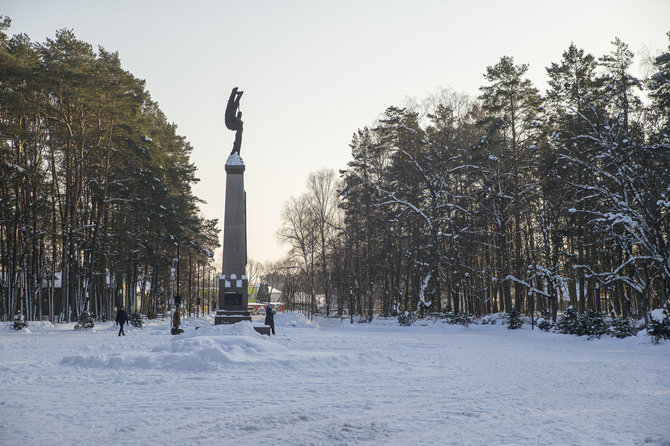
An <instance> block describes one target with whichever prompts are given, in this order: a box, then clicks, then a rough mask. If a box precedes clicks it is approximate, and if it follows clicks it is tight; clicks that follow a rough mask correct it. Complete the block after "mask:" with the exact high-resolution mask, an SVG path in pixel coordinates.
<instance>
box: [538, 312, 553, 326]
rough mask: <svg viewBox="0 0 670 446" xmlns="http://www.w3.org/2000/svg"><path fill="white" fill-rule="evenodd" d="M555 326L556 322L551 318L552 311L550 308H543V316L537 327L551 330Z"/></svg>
mask: <svg viewBox="0 0 670 446" xmlns="http://www.w3.org/2000/svg"><path fill="white" fill-rule="evenodd" d="M553 327H554V322H553V321H552V320H551V311H549V309H548V308H545V309H544V310H542V317H541V318H540V319H539V320H538V321H537V328H539V329H540V330H542V331H550V330H551V329H552V328H553Z"/></svg>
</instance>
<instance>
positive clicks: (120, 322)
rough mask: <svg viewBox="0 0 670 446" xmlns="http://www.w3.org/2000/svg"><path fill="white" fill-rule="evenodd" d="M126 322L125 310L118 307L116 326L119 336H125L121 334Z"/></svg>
mask: <svg viewBox="0 0 670 446" xmlns="http://www.w3.org/2000/svg"><path fill="white" fill-rule="evenodd" d="M127 321H128V316H127V315H126V310H124V309H123V306H121V307H119V311H117V312H116V325H120V326H121V328H119V336H121V335H123V336H125V335H126V334H125V333H124V332H123V324H125V323H126V322H127Z"/></svg>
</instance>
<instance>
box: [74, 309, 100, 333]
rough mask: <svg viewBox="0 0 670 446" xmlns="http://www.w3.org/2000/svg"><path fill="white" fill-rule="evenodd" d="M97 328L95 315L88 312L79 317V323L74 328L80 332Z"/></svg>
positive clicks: (83, 312)
mask: <svg viewBox="0 0 670 446" xmlns="http://www.w3.org/2000/svg"><path fill="white" fill-rule="evenodd" d="M93 327H95V318H94V316H93V313H89V312H88V311H82V313H81V314H80V315H79V321H78V322H77V325H75V326H74V328H75V330H79V329H81V328H93Z"/></svg>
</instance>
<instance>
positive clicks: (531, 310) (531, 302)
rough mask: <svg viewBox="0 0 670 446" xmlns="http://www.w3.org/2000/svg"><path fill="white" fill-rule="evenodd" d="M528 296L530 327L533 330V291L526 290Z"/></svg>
mask: <svg viewBox="0 0 670 446" xmlns="http://www.w3.org/2000/svg"><path fill="white" fill-rule="evenodd" d="M528 298H529V300H530V329H531V330H535V293H533V291H532V290H530V289H529V290H528Z"/></svg>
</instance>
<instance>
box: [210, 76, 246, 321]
mask: <svg viewBox="0 0 670 446" xmlns="http://www.w3.org/2000/svg"><path fill="white" fill-rule="evenodd" d="M242 93H243V92H242V91H238V89H237V87H235V88H233V91H232V92H231V93H230V98H229V99H228V105H227V107H226V118H225V121H226V127H228V129H230V130H234V131H235V142H234V144H233V150H232V151H231V152H230V156H229V157H228V160H227V161H226V204H225V216H224V221H223V269H222V275H221V277H220V278H219V309H218V311H217V312H216V316H215V318H214V323H215V324H217V325H218V324H234V323H236V322H240V321H251V315H250V314H249V312H248V311H247V303H248V300H249V280H248V278H247V276H246V266H247V221H246V220H247V218H246V215H247V210H246V195H245V192H244V169H245V167H244V161H242V157H240V147H241V145H242V126H243V123H242V112H241V111H239V109H240V98H241V97H242Z"/></svg>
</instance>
